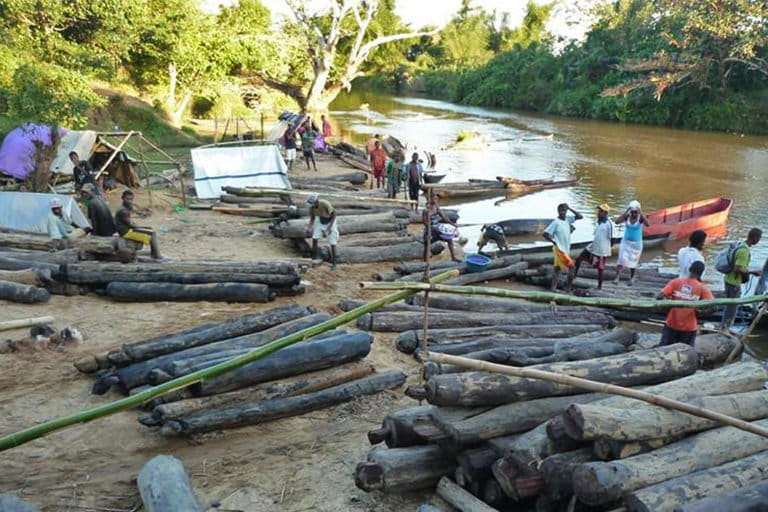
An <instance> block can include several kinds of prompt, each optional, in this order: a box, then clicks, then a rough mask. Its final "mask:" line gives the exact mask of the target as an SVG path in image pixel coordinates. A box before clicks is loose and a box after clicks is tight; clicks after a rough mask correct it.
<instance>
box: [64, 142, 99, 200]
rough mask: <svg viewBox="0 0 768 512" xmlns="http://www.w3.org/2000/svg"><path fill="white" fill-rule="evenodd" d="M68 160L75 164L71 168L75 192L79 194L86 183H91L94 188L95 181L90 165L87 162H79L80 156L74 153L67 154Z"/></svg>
mask: <svg viewBox="0 0 768 512" xmlns="http://www.w3.org/2000/svg"><path fill="white" fill-rule="evenodd" d="M69 159H70V160H71V161H72V163H73V164H75V166H74V167H73V168H72V174H74V176H75V192H79V191H80V189H81V188H83V185H84V184H86V183H92V184H93V185H94V187H95V186H96V180H95V179H94V177H93V167H91V164H90V163H89V162H88V161H87V160H80V156H79V155H78V154H77V153H76V152H74V151H71V152H70V153H69ZM96 190H98V188H96Z"/></svg>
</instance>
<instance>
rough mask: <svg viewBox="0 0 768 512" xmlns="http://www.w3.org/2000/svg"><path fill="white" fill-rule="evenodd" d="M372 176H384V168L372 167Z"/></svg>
mask: <svg viewBox="0 0 768 512" xmlns="http://www.w3.org/2000/svg"><path fill="white" fill-rule="evenodd" d="M373 176H374V177H375V178H381V177H382V176H384V169H374V170H373Z"/></svg>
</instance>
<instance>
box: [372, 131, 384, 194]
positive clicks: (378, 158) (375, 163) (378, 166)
mask: <svg viewBox="0 0 768 512" xmlns="http://www.w3.org/2000/svg"><path fill="white" fill-rule="evenodd" d="M370 158H371V170H372V171H373V177H374V178H376V188H381V185H382V183H381V182H382V180H383V178H384V167H386V165H387V153H386V151H384V150H383V149H381V142H379V141H376V144H375V145H374V147H373V151H371V155H370ZM371 188H373V180H371Z"/></svg>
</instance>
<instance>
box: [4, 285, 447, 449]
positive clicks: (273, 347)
mask: <svg viewBox="0 0 768 512" xmlns="http://www.w3.org/2000/svg"><path fill="white" fill-rule="evenodd" d="M457 275H458V271H456V270H450V271H448V272H445V273H443V274H440V275H438V276H435V277H434V278H432V282H440V281H445V280H446V279H451V278H452V277H455V276H457ZM415 293H416V292H412V291H410V290H403V291H399V292H397V293H392V294H390V295H387V296H384V297H381V298H380V299H376V300H374V301H371V302H369V303H367V304H364V305H362V306H360V307H357V308H355V309H352V310H350V311H348V312H346V313H343V314H341V315H339V316H336V317H334V318H331V319H330V320H326V321H325V322H322V323H319V324H317V325H315V326H312V327H309V328H307V329H303V330H301V331H298V332H296V333H294V334H291V335H289V336H284V337H282V338H280V339H277V340H275V341H273V342H271V343H268V344H266V345H263V346H261V347H259V348H257V349H254V350H252V351H250V352H248V353H247V354H243V355H241V356H238V357H234V358H232V359H229V360H227V361H224V362H223V363H219V364H217V365H215V366H211V367H210V368H205V369H204V370H199V371H196V372H194V373H190V374H189V375H185V376H183V377H179V378H177V379H173V380H169V381H168V382H165V383H163V384H161V385H159V386H154V387H152V388H150V389H148V390H146V391H142V392H141V393H137V394H135V395H132V396H128V397H126V398H122V399H120V400H116V401H114V402H111V403H108V404H104V405H100V406H98V407H94V408H92V409H86V410H85V411H80V412H78V413H76V414H72V415H70V416H64V417H62V418H57V419H54V420H50V421H46V422H44V423H41V424H39V425H35V426H34V427H30V428H27V429H24V430H21V431H19V432H15V433H13V434H9V435H7V436H4V437H2V438H0V451H4V450H8V449H9V448H13V447H15V446H19V445H22V444H24V443H28V442H29V441H32V440H34V439H38V438H40V437H43V436H45V435H46V434H50V433H51V432H55V431H57V430H61V429H64V428H67V427H71V426H72V425H75V424H77V423H86V422H89V421H93V420H95V419H98V418H101V417H103V416H108V415H110V414H115V413H117V412H120V411H124V410H126V409H132V408H134V407H137V406H139V405H141V404H143V403H145V402H148V401H149V400H152V399H153V398H156V397H158V396H160V395H164V394H166V393H170V392H171V391H176V390H177V389H181V388H184V387H187V386H189V385H190V384H194V383H196V382H201V381H203V380H205V379H211V378H213V377H217V376H219V375H222V374H224V373H227V372H229V371H232V370H235V369H237V368H240V367H241V366H243V365H246V364H248V363H251V362H253V361H256V360H258V359H261V358H263V357H265V356H268V355H269V354H271V353H273V352H276V351H278V350H280V349H281V348H285V347H287V346H289V345H293V344H294V343H297V342H299V341H303V340H305V339H307V338H311V337H312V336H315V335H317V334H320V333H323V332H325V331H328V330H331V329H335V328H336V327H339V326H341V325H344V324H346V323H349V322H351V321H353V320H355V319H356V318H357V317H359V316H361V315H364V314H366V313H370V312H371V311H375V310H376V309H378V308H380V307H382V306H384V305H386V304H390V303H392V302H397V301H399V300H403V299H406V298H408V297H410V296H411V295H414V294H415Z"/></svg>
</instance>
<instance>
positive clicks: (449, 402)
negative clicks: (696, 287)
mask: <svg viewBox="0 0 768 512" xmlns="http://www.w3.org/2000/svg"><path fill="white" fill-rule="evenodd" d="M467 330H469V329H467ZM475 336H476V337H475V338H469V339H467V340H466V341H459V340H458V338H457V340H456V341H455V342H452V343H450V344H436V345H433V344H432V343H430V350H432V349H436V350H437V349H439V348H441V347H448V346H450V345H456V346H459V345H462V344H465V343H468V342H476V343H477V342H479V340H481V339H483V338H489V337H492V338H508V339H506V345H503V346H505V347H506V348H501V347H502V345H499V348H494V349H492V350H485V351H479V352H473V353H466V354H465V356H466V357H470V358H476V359H485V360H491V361H494V362H498V363H501V364H507V365H514V366H529V365H533V366H531V367H532V368H535V369H540V370H546V371H549V372H554V373H564V374H568V375H575V376H579V377H583V378H587V379H590V380H594V381H598V382H607V383H612V384H617V385H621V386H627V387H633V386H649V387H644V388H643V389H644V390H645V391H646V392H649V393H652V394H656V395H660V396H664V397H669V398H673V399H677V400H682V401H685V402H688V403H691V404H694V405H696V406H700V407H702V408H706V409H710V410H715V411H718V412H720V413H724V414H726V415H729V416H733V417H736V418H740V419H743V420H746V421H756V424H757V425H762V426H768V419H763V418H768V391H766V390H765V389H764V388H763V385H764V383H765V381H766V378H768V371H767V370H766V368H764V367H763V366H762V365H760V364H756V363H738V364H733V365H729V366H724V367H721V368H719V369H716V370H711V371H704V370H702V369H701V366H702V364H715V363H722V362H723V361H724V360H725V358H726V357H727V355H728V353H729V351H730V350H731V349H733V347H734V346H735V342H733V341H732V340H731V339H730V338H726V337H724V336H721V335H705V336H699V340H698V342H697V344H696V347H695V348H694V347H690V346H688V345H682V344H677V345H670V346H664V347H658V348H651V349H640V348H638V347H637V346H635V345H634V340H635V339H636V334H635V333H633V332H631V331H628V330H626V329H615V330H613V331H607V332H606V331H603V332H601V333H582V334H580V335H578V336H572V337H563V338H556V339H552V338H547V337H544V338H541V339H530V338H526V337H522V336H521V337H519V338H515V336H514V335H512V336H507V334H506V333H505V332H503V331H502V332H501V333H498V334H492V333H490V332H488V333H484V334H481V333H480V332H479V331H478V332H477V333H475ZM544 336H550V335H549V334H547V335H544ZM431 341H432V340H430V342H431ZM492 346H494V347H495V346H497V345H496V341H494V342H493V344H492ZM456 353H462V354H464V352H463V351H459V352H456ZM492 353H493V355H492V356H490V357H487V356H488V355H489V354H492ZM425 371H426V373H427V375H426V377H427V379H426V381H425V384H424V385H423V386H419V387H411V388H409V390H408V391H407V394H408V395H409V396H411V397H413V398H418V399H426V400H427V402H428V405H421V406H416V407H411V408H408V409H404V410H400V411H396V412H394V413H392V414H389V415H388V416H386V417H385V418H384V420H383V422H382V426H381V428H380V429H376V430H374V431H371V432H370V433H369V440H370V442H371V443H372V444H379V443H382V442H384V443H386V446H387V447H386V448H381V447H376V448H374V449H372V450H371V451H370V453H369V454H368V457H367V460H366V461H365V462H362V463H360V464H359V465H358V466H357V470H356V473H355V482H356V484H357V486H358V487H359V488H361V489H363V490H365V491H374V490H382V491H385V492H395V493H401V492H404V491H416V490H422V491H423V490H428V489H432V488H434V487H435V485H438V487H437V491H438V494H439V495H440V496H442V497H443V498H445V499H446V500H447V501H448V502H449V503H451V504H452V505H453V506H456V507H457V508H459V509H460V510H462V511H491V510H523V509H529V508H530V509H535V510H537V511H560V510H563V511H564V510H615V509H617V508H620V507H625V509H624V510H629V511H633V512H634V511H655V512H665V511H669V512H671V511H673V510H691V511H692V510H696V511H705V510H706V511H710V512H714V511H716V510H718V511H722V510H729V511H735V510H739V511H746V510H758V509H751V508H748V507H746V505H744V503H751V504H754V502H755V500H757V499H758V498H756V496H757V497H760V496H761V497H762V501H761V502H760V503H761V504H762V506H763V507H766V504H767V503H768V501H766V495H765V492H764V491H765V488H766V484H768V482H766V481H765V479H766V478H768V475H766V473H765V468H766V467H768V466H766V462H768V439H766V438H763V437H760V436H757V435H754V434H751V433H746V432H744V431H741V430H737V429H735V428H733V427H723V426H721V425H719V424H717V423H715V422H713V421H709V420H704V419H701V418H698V417H695V416H691V415H687V414H684V413H679V412H675V411H670V410H666V409H664V408H661V407H656V406H651V405H649V404H647V403H644V402H638V401H635V400H631V399H628V398H623V397H617V396H608V395H601V394H596V393H585V392H584V391H583V390H580V389H578V388H573V387H568V386H564V385H558V384H554V383H549V382H546V381H538V380H533V379H525V378H517V377H512V376H507V375H501V374H491V373H486V372H475V371H467V370H465V369H463V368H460V367H453V366H448V365H437V364H435V363H430V364H428V365H427V366H426V367H425ZM446 476H449V477H452V478H453V480H454V481H455V482H456V484H458V485H456V484H454V483H453V482H451V481H449V480H448V479H444V480H442V481H441V479H442V478H444V477H446ZM438 482H440V483H439V484H438ZM748 486H749V487H748ZM741 487H744V489H745V490H743V491H737V489H738V488H741ZM731 492H734V494H732V495H731V494H728V493H731ZM761 492H762V494H761ZM720 495H727V496H726V497H724V498H719V499H717V500H712V501H703V502H701V503H700V504H699V503H693V502H696V501H697V500H703V499H705V498H711V497H713V496H720ZM747 495H748V496H750V500H751V501H750V500H744V501H743V502H741V501H739V500H740V499H741V498H742V497H744V496H747ZM577 505H578V506H577ZM582 505H586V506H587V508H584V506H582ZM718 506H719V507H720V508H717V507H718ZM574 507H575V508H574ZM590 507H591V508H590ZM422 510H425V511H426V510H431V511H439V510H443V509H441V508H439V506H433V505H428V506H424V507H423V509H422ZM760 510H763V508H760Z"/></svg>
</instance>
